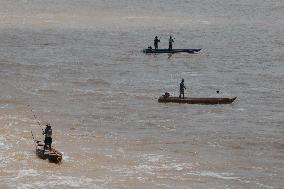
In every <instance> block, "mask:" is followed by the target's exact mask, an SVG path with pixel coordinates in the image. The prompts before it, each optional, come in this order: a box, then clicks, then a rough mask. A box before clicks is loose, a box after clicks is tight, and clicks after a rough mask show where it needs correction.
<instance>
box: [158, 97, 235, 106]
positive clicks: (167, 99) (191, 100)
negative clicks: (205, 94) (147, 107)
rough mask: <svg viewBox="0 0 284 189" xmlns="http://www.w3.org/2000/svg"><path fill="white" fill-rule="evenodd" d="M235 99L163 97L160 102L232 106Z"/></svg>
mask: <svg viewBox="0 0 284 189" xmlns="http://www.w3.org/2000/svg"><path fill="white" fill-rule="evenodd" d="M236 98H237V97H234V98H187V97H185V98H179V97H165V96H161V97H159V99H158V102H164V103H167V102H174V103H187V104H231V103H232V102H234V100H236Z"/></svg>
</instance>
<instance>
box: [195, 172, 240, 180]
mask: <svg viewBox="0 0 284 189" xmlns="http://www.w3.org/2000/svg"><path fill="white" fill-rule="evenodd" d="M189 174H192V175H196V176H203V177H213V178H217V179H223V180H236V179H239V177H234V176H232V175H233V174H232V173H215V172H212V171H202V172H200V173H189Z"/></svg>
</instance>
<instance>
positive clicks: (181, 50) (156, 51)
mask: <svg viewBox="0 0 284 189" xmlns="http://www.w3.org/2000/svg"><path fill="white" fill-rule="evenodd" d="M200 50H201V49H152V48H147V49H143V52H144V53H146V54H150V53H154V54H158V53H172V54H173V53H181V52H186V53H191V54H193V53H197V52H199V51H200Z"/></svg>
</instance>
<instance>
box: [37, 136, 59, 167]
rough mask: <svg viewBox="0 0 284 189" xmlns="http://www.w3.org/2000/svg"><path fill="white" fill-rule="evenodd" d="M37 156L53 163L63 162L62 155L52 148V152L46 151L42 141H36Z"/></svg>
mask: <svg viewBox="0 0 284 189" xmlns="http://www.w3.org/2000/svg"><path fill="white" fill-rule="evenodd" d="M36 155H37V156H38V157H39V158H41V159H48V160H49V161H50V162H53V163H60V162H61V160H62V153H60V152H59V151H57V150H55V149H54V148H51V150H49V149H44V144H43V143H42V142H41V141H36Z"/></svg>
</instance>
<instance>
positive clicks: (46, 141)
mask: <svg viewBox="0 0 284 189" xmlns="http://www.w3.org/2000/svg"><path fill="white" fill-rule="evenodd" d="M42 134H43V135H45V139H44V149H49V150H51V144H52V138H51V136H52V129H51V126H50V124H47V125H46V128H45V130H44V132H43V133H42Z"/></svg>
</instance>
